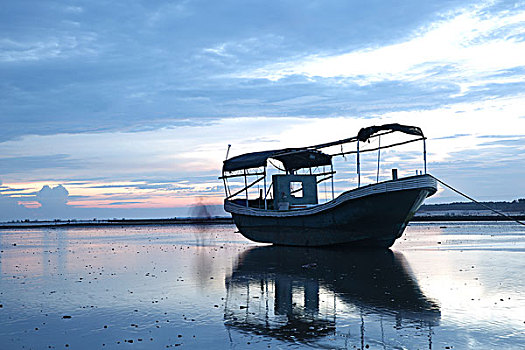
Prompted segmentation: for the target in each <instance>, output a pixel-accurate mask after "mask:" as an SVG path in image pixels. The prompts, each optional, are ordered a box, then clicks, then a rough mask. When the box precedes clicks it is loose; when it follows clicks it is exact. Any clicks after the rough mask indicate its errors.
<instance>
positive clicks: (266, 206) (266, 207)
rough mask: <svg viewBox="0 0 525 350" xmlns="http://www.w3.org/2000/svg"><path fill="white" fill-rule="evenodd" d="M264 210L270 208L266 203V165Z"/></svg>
mask: <svg viewBox="0 0 525 350" xmlns="http://www.w3.org/2000/svg"><path fill="white" fill-rule="evenodd" d="M263 176H264V210H267V209H268V204H267V203H266V167H264V175H263Z"/></svg>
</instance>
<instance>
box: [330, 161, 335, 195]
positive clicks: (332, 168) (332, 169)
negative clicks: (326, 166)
mask: <svg viewBox="0 0 525 350" xmlns="http://www.w3.org/2000/svg"><path fill="white" fill-rule="evenodd" d="M330 172H331V173H332V174H333V173H334V165H333V164H332V163H330ZM332 200H334V176H333V175H332Z"/></svg>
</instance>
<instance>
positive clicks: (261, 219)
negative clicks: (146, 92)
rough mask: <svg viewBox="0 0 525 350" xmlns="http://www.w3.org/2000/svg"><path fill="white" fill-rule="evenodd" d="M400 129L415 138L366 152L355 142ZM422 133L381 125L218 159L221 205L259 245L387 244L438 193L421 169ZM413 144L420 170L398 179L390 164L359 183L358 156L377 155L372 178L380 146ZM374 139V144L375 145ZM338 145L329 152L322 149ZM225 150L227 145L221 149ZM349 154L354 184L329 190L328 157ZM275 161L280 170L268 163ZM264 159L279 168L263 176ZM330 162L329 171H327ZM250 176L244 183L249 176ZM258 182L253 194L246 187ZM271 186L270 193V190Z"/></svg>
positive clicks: (415, 128)
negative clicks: (322, 196)
mask: <svg viewBox="0 0 525 350" xmlns="http://www.w3.org/2000/svg"><path fill="white" fill-rule="evenodd" d="M394 132H400V133H404V134H407V135H413V136H416V138H411V139H410V140H408V141H403V142H396V143H391V144H387V145H383V146H381V145H380V146H379V147H376V148H372V149H364V150H363V149H361V150H360V143H363V142H366V141H369V140H370V139H373V138H380V137H381V136H383V135H386V134H391V133H394ZM425 140H426V138H425V136H424V135H423V132H422V131H421V129H420V128H418V127H414V126H406V125H400V124H386V125H381V126H371V127H367V128H363V129H361V130H360V131H359V133H358V135H357V136H355V137H351V138H347V139H344V140H339V141H334V142H329V143H324V144H319V145H314V146H308V147H301V148H287V149H278V150H270V151H263V152H254V153H247V154H243V155H239V156H236V157H233V158H231V159H228V155H227V159H226V160H225V161H224V164H223V168H222V176H221V177H220V179H222V180H223V181H224V187H225V191H226V199H225V201H224V209H225V210H226V211H227V212H229V213H231V215H232V217H233V220H234V222H235V224H236V225H237V227H238V229H239V231H240V233H241V234H242V235H244V236H245V237H246V238H248V239H250V240H253V241H256V242H263V243H273V244H278V245H291V246H325V245H334V244H350V245H355V246H373V247H390V246H391V245H392V244H393V243H394V241H395V240H396V239H397V238H399V237H401V235H402V234H403V231H404V230H405V227H406V225H407V224H408V222H409V220H410V219H411V218H412V217H413V215H414V214H415V213H416V211H417V210H418V209H419V207H420V206H421V204H422V203H423V201H424V200H425V198H427V197H429V196H431V195H433V194H434V193H435V192H436V191H437V183H436V180H435V179H434V178H433V177H432V176H431V175H428V174H427V169H426V168H427V167H426V143H425ZM415 141H422V142H423V161H424V173H423V172H418V171H416V173H417V175H415V176H409V177H404V178H398V176H397V169H392V179H391V180H388V181H382V182H379V181H377V182H376V183H373V184H370V185H367V186H361V171H360V168H361V164H360V155H361V154H362V153H363V152H370V151H377V152H378V176H377V179H379V161H380V152H381V149H385V148H390V147H394V146H399V145H403V144H407V143H411V142H415ZM349 143H356V144H357V149H356V150H355V151H353V150H352V151H343V147H342V146H343V145H345V144H349ZM379 144H380V142H379ZM336 146H338V147H340V151H339V149H338V150H337V152H335V153H331V154H329V153H328V152H326V151H323V150H330V149H332V150H333V149H334V148H335V147H336ZM228 153H229V148H228ZM349 154H355V155H356V159H357V188H354V189H350V190H347V191H344V192H342V193H341V194H339V195H338V196H337V197H335V195H334V182H333V176H334V174H335V171H334V170H333V164H332V158H333V157H335V156H346V155H349ZM273 161H279V162H280V163H281V164H282V167H280V166H275V164H274V163H273ZM268 163H270V164H271V165H274V167H275V168H276V169H278V170H281V171H282V173H278V174H272V175H271V183H270V185H269V186H267V176H268V175H269V171H268ZM327 166H328V167H329V171H324V170H321V169H326V167H327ZM239 177H243V178H244V187H241V188H240V189H239V190H237V191H236V192H234V193H232V192H231V189H230V186H229V181H230V180H231V179H232V178H239ZM253 177H255V180H254V181H252V182H251V183H249V184H248V179H249V178H253ZM327 180H331V181H332V186H331V189H332V199H331V200H329V201H326V202H324V203H319V191H318V184H319V183H321V182H323V181H327ZM260 182H263V183H264V187H263V188H264V189H260V191H259V193H258V197H257V195H256V196H255V197H252V198H251V197H250V195H249V193H250V188H252V192H253V187H254V185H255V184H259V183H260ZM272 188H273V191H271V190H272Z"/></svg>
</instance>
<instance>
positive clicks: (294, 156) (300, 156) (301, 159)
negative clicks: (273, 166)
mask: <svg viewBox="0 0 525 350" xmlns="http://www.w3.org/2000/svg"><path fill="white" fill-rule="evenodd" d="M269 158H273V159H276V160H278V161H280V162H281V163H283V166H284V168H285V170H286V171H293V170H297V169H302V168H311V167H316V166H323V165H330V164H332V156H330V155H328V154H325V153H323V152H321V151H318V150H315V149H290V148H285V149H280V150H273V151H263V152H253V153H246V154H242V155H240V156H236V157H233V158H230V159H227V160H225V161H224V165H223V167H222V170H223V171H236V170H243V169H252V168H258V167H261V166H266V165H267V161H268V159H269Z"/></svg>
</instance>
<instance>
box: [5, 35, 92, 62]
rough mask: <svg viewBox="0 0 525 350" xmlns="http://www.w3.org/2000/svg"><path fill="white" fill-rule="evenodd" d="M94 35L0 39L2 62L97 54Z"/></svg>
mask: <svg viewBox="0 0 525 350" xmlns="http://www.w3.org/2000/svg"><path fill="white" fill-rule="evenodd" d="M96 40H97V36H96V35H95V34H94V33H79V34H77V35H70V34H64V35H62V36H51V37H46V38H41V39H34V40H15V39H11V38H1V39H0V62H17V61H39V60H46V59H56V58H69V57H74V56H90V55H91V56H92V55H95V54H96V53H97V51H98V50H97V49H96V47H95V46H94V44H95V42H96Z"/></svg>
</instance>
